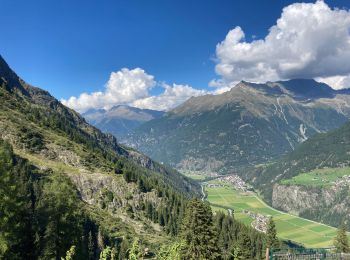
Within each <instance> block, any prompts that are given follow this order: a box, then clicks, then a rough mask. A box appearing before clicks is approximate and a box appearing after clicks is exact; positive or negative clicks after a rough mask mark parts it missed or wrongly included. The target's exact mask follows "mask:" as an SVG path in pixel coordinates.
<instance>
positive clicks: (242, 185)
mask: <svg viewBox="0 0 350 260" xmlns="http://www.w3.org/2000/svg"><path fill="white" fill-rule="evenodd" d="M349 179H350V178H349ZM202 185H204V186H207V187H209V188H218V187H225V186H227V185H230V186H231V187H232V188H234V189H235V190H238V191H241V192H244V193H253V187H252V186H251V185H249V184H247V183H246V182H245V181H244V180H242V178H240V177H239V176H238V175H236V174H231V175H225V176H220V177H218V178H216V179H215V182H213V183H209V182H203V183H202ZM228 213H229V214H230V215H232V214H234V209H228ZM243 213H244V214H246V215H247V216H249V217H250V218H252V219H253V222H252V223H251V226H252V227H253V228H255V229H256V230H258V231H260V232H263V233H266V229H267V223H268V221H269V216H265V215H262V214H259V213H255V212H253V211H249V210H247V209H245V210H243Z"/></svg>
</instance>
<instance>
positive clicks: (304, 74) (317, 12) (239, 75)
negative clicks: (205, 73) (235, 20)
mask: <svg viewBox="0 0 350 260" xmlns="http://www.w3.org/2000/svg"><path fill="white" fill-rule="evenodd" d="M349 34H350V12H349V11H348V10H341V9H331V8H330V7H329V6H328V5H327V4H326V3H325V2H323V1H317V2H316V3H295V4H291V5H289V6H287V7H285V8H284V9H283V11H282V14H281V17H280V18H279V19H278V20H277V22H276V24H275V25H273V26H272V27H271V28H270V29H269V32H268V34H267V35H266V36H265V38H264V39H256V40H253V41H251V42H247V41H246V40H245V34H244V31H243V30H242V28H240V27H238V26H237V27H235V28H234V29H232V30H231V31H229V32H228V34H227V36H226V38H225V39H224V40H223V41H222V42H221V43H219V44H218V45H217V46H216V58H217V64H216V68H215V69H216V72H217V74H219V75H220V76H221V77H222V81H224V82H226V83H230V82H234V81H239V80H247V81H253V82H266V81H274V80H279V79H292V78H321V80H322V79H326V80H327V79H328V82H331V79H333V82H334V81H335V80H334V78H332V77H335V76H338V77H343V78H344V79H345V78H346V77H348V75H349V73H350V62H349V61H350V35H349ZM338 79H339V78H338ZM337 82H338V85H337V86H334V87H337V88H340V87H344V85H340V84H345V83H348V82H349V81H348V80H343V81H342V80H338V81H337ZM348 87H350V86H348Z"/></svg>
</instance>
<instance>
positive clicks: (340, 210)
mask: <svg viewBox="0 0 350 260" xmlns="http://www.w3.org/2000/svg"><path fill="white" fill-rule="evenodd" d="M349 167H350V123H346V124H345V125H343V126H342V127H340V128H338V129H336V130H332V131H330V132H328V133H322V134H317V135H315V136H313V137H311V138H310V139H308V140H307V141H305V142H304V143H303V144H301V145H300V146H298V147H297V149H296V150H294V151H293V152H291V153H289V154H288V155H286V156H285V157H283V158H282V159H281V160H279V161H277V162H275V163H273V164H270V165H267V166H260V167H256V168H255V169H254V170H253V171H252V172H251V173H250V175H248V176H246V178H247V179H251V180H253V183H254V184H255V185H256V187H258V188H259V189H260V190H261V191H262V194H263V195H264V197H265V198H266V199H267V200H268V201H269V202H270V203H272V205H273V206H275V207H278V208H281V209H284V210H286V211H290V212H293V213H296V214H299V215H302V216H304V217H308V218H312V219H315V220H318V221H322V222H326V223H329V224H332V225H339V224H340V223H341V221H343V220H345V221H346V223H347V224H348V225H349V226H350V219H349V216H350V215H349V214H350V211H349V209H350V190H349V186H350V181H349V180H350V178H349V176H350V168H349Z"/></svg>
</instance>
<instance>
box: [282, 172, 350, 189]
mask: <svg viewBox="0 0 350 260" xmlns="http://www.w3.org/2000/svg"><path fill="white" fill-rule="evenodd" d="M345 175H350V167H344V168H324V169H317V170H313V171H311V172H308V173H302V174H299V175H297V176H295V177H293V178H291V179H288V180H283V181H282V182H281V183H282V184H290V185H304V186H310V187H329V186H331V185H332V184H333V183H334V182H335V181H337V180H339V179H340V178H341V177H343V176H345Z"/></svg>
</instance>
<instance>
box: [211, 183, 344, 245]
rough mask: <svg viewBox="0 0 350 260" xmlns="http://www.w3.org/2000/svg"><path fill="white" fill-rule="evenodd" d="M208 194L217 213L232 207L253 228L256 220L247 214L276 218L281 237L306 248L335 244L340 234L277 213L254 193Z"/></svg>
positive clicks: (217, 191)
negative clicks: (253, 222)
mask: <svg viewBox="0 0 350 260" xmlns="http://www.w3.org/2000/svg"><path fill="white" fill-rule="evenodd" d="M205 190H206V192H207V193H208V201H209V202H210V203H213V204H215V207H213V210H214V211H216V210H223V211H225V212H227V210H225V209H224V208H221V209H220V207H219V205H222V206H223V207H229V208H232V209H234V216H235V218H236V219H238V220H240V221H242V222H244V223H245V224H247V225H250V224H251V222H252V221H253V220H252V219H251V218H250V217H248V216H247V215H246V214H245V213H244V212H243V211H244V210H245V209H246V210H249V211H252V212H256V213H260V214H263V215H266V216H273V218H274V220H275V222H276V227H277V234H278V237H280V238H282V239H286V240H292V241H295V242H297V243H300V244H303V245H304V246H306V247H313V248H320V247H330V246H332V245H333V239H334V237H335V235H336V232H337V230H336V228H334V227H330V226H327V225H323V224H321V223H316V222H313V221H310V220H307V219H303V218H300V217H297V216H294V215H291V214H288V213H284V212H281V211H278V210H275V209H273V208H271V207H270V206H268V205H267V204H266V203H264V202H263V201H262V200H261V199H260V198H259V197H258V196H257V195H256V194H254V193H242V192H240V191H237V190H234V189H233V188H232V187H231V186H229V185H225V187H215V188H208V187H206V188H205Z"/></svg>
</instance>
